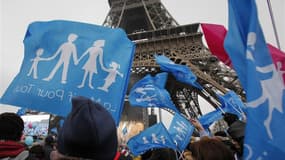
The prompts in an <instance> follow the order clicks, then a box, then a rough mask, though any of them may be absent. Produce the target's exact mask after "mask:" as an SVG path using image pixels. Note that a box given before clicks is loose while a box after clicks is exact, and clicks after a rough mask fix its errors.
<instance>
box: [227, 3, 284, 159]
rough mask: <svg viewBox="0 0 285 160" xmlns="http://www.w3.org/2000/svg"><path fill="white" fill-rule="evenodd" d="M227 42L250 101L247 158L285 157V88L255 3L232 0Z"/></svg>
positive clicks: (245, 150) (245, 144) (247, 125)
mask: <svg viewBox="0 0 285 160" xmlns="http://www.w3.org/2000/svg"><path fill="white" fill-rule="evenodd" d="M228 2H229V30H228V33H227V35H226V39H225V42H224V46H225V49H226V51H227V53H228V54H229V56H230V58H231V60H232V64H233V68H234V69H235V70H236V72H237V74H238V77H239V79H240V82H241V84H242V86H243V88H244V90H245V92H246V98H247V103H246V104H247V124H246V133H245V142H244V159H245V160H247V159H283V157H284V156H285V145H284V143H285V137H284V134H285V127H284V122H285V115H284V106H285V105H284V102H285V96H284V91H285V87H284V84H283V80H282V77H281V74H280V73H281V72H280V71H279V70H276V68H275V65H274V63H273V61H272V58H271V56H270V54H269V50H268V48H267V45H266V42H265V39H264V36H263V33H262V29H261V27H260V24H259V21H258V15H257V9H256V4H255V1H254V0H229V1H228Z"/></svg>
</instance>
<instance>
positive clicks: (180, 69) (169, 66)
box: [155, 55, 203, 89]
mask: <svg viewBox="0 0 285 160" xmlns="http://www.w3.org/2000/svg"><path fill="white" fill-rule="evenodd" d="M155 59H156V63H157V64H159V66H160V69H161V70H162V71H165V72H170V73H171V74H172V75H173V76H174V77H175V79H176V80H178V81H180V82H183V83H186V84H189V85H191V86H194V87H196V88H198V89H203V87H202V86H201V85H200V84H199V83H198V82H197V77H196V75H195V74H194V73H192V71H191V69H190V68H189V67H187V66H185V65H179V64H175V63H174V62H173V61H171V60H170V59H169V58H168V57H166V56H163V55H160V56H158V55H155Z"/></svg>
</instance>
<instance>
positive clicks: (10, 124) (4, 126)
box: [0, 112, 24, 141]
mask: <svg viewBox="0 0 285 160" xmlns="http://www.w3.org/2000/svg"><path fill="white" fill-rule="evenodd" d="M23 130H24V121H23V120H22V118H21V117H20V116H18V115H17V114H16V113H8V112H6V113H2V114H0V140H12V141H20V139H21V136H22V134H23Z"/></svg>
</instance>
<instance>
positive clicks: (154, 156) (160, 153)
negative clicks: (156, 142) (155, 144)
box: [147, 148, 177, 160]
mask: <svg viewBox="0 0 285 160" xmlns="http://www.w3.org/2000/svg"><path fill="white" fill-rule="evenodd" d="M175 159H177V157H176V152H175V151H174V150H173V149H170V148H158V149H154V150H153V151H152V152H151V156H150V158H149V159H147V160H175Z"/></svg>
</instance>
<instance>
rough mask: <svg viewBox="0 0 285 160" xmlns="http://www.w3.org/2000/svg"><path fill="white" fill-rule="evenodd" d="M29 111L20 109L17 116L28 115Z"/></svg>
mask: <svg viewBox="0 0 285 160" xmlns="http://www.w3.org/2000/svg"><path fill="white" fill-rule="evenodd" d="M26 111H27V109H26V108H19V109H18V111H17V115H19V116H23V115H25V114H26Z"/></svg>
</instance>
